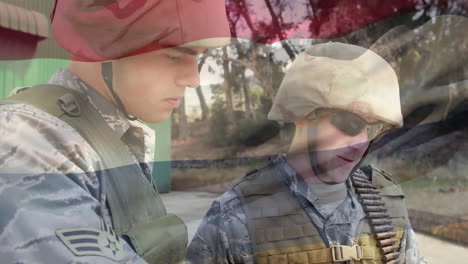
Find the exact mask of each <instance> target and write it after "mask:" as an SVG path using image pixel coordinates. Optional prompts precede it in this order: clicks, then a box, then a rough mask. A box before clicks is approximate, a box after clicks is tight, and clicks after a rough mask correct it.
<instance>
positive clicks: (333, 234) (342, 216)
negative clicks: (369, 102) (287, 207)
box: [187, 155, 426, 263]
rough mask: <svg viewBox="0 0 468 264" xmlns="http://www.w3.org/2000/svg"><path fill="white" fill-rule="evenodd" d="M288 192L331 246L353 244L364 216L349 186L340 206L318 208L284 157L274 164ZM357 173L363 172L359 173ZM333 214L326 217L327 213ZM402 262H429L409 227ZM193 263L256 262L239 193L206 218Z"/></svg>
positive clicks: (191, 248) (221, 200) (191, 258)
mask: <svg viewBox="0 0 468 264" xmlns="http://www.w3.org/2000/svg"><path fill="white" fill-rule="evenodd" d="M273 169H275V170H277V172H278V174H279V175H281V177H282V178H283V180H284V181H285V183H286V184H287V185H288V186H289V190H290V191H291V192H292V193H293V194H294V197H296V198H297V200H298V202H299V203H300V204H301V205H303V207H304V208H305V211H306V212H307V214H308V216H309V217H310V219H311V221H312V222H313V223H314V225H315V226H316V227H317V229H318V230H319V232H320V233H321V236H322V238H324V240H325V241H326V242H327V243H328V244H329V246H330V245H332V244H341V245H349V246H350V245H352V244H353V240H354V238H355V233H356V229H357V225H358V223H359V222H360V220H361V219H363V218H364V217H365V213H364V211H363V208H362V206H361V204H360V203H359V202H358V201H357V199H356V197H355V196H354V194H353V193H352V192H350V191H349V186H351V185H350V182H349V180H348V181H347V182H346V186H347V187H348V188H347V189H348V191H347V193H348V194H347V196H346V198H345V199H344V200H343V202H342V203H340V204H339V205H338V207H337V208H336V209H335V210H334V211H333V210H327V209H328V208H323V207H321V206H319V205H318V201H317V200H316V195H314V193H313V191H312V190H311V188H309V186H308V185H307V183H305V182H304V180H303V179H302V177H300V176H299V175H297V174H296V172H295V170H294V169H293V168H291V167H290V166H289V165H288V164H287V162H286V160H285V158H284V156H283V155H279V156H278V157H277V158H276V159H275V160H274V161H273ZM356 173H360V171H357V172H356ZM326 211H333V212H332V213H331V214H329V215H326V214H325V213H324V212H326ZM401 253H402V255H401V256H402V258H401V263H426V262H425V261H424V259H423V258H422V256H421V255H420V254H419V251H418V249H417V244H416V240H415V234H414V231H413V230H412V229H411V227H410V226H409V225H408V227H407V228H406V230H405V234H404V236H403V239H402V246H401ZM187 261H188V262H190V263H254V257H253V249H252V243H251V241H250V238H249V232H248V229H247V225H246V216H245V214H244V210H243V208H242V205H241V202H240V199H239V197H238V194H237V193H236V192H235V191H234V190H233V189H231V190H229V191H227V192H226V193H224V194H223V195H222V196H220V197H219V198H218V199H216V200H215V201H214V203H213V205H212V207H211V208H210V210H209V211H208V213H207V214H206V216H205V218H204V219H203V222H202V224H201V225H200V227H199V229H198V231H197V233H196V235H195V237H194V238H193V240H192V242H191V244H190V246H189V250H188V253H187Z"/></svg>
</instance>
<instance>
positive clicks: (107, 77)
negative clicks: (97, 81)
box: [101, 61, 137, 121]
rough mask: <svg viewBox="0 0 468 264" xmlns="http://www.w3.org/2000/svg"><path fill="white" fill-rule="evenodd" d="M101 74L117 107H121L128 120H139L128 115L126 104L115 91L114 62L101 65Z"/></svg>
mask: <svg viewBox="0 0 468 264" xmlns="http://www.w3.org/2000/svg"><path fill="white" fill-rule="evenodd" d="M101 73H102V78H103V79H104V81H105V82H106V84H107V87H108V88H109V91H110V92H111V94H112V97H113V98H114V100H115V102H116V103H117V106H118V107H119V110H120V111H121V112H122V113H123V114H124V115H125V117H126V118H128V120H131V121H134V120H137V118H136V117H134V116H131V115H129V114H128V112H127V109H126V108H125V106H124V104H123V103H122V100H120V97H119V95H118V94H117V93H116V92H115V91H114V86H113V82H112V76H113V72H112V62H110V61H106V62H103V63H101Z"/></svg>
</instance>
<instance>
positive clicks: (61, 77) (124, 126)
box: [49, 69, 155, 162]
mask: <svg viewBox="0 0 468 264" xmlns="http://www.w3.org/2000/svg"><path fill="white" fill-rule="evenodd" d="M49 84H54V85H61V86H63V87H65V88H68V89H70V90H73V91H77V92H80V93H82V94H85V95H86V96H87V97H88V100H89V101H90V102H91V104H92V105H93V106H94V107H95V108H96V109H97V110H98V112H99V114H100V115H101V116H102V118H103V119H104V120H105V121H106V123H107V124H108V125H109V126H110V127H111V128H112V130H113V131H114V132H115V134H116V135H117V136H118V137H119V138H121V137H122V136H123V135H124V134H125V132H126V131H127V130H128V129H129V128H130V127H132V126H134V127H140V128H142V129H143V133H144V138H145V139H144V142H146V143H145V158H144V159H145V161H146V162H151V161H153V160H154V142H155V134H154V130H153V129H151V128H150V127H148V126H147V125H146V124H144V123H143V122H141V121H140V120H135V121H130V120H128V119H127V118H126V117H125V115H124V114H123V113H122V112H121V111H120V110H119V109H118V108H116V107H115V106H114V105H113V104H112V103H111V102H109V101H108V100H107V99H106V98H105V97H104V96H102V95H101V94H100V93H98V92H97V91H96V90H95V89H94V88H92V87H91V86H90V85H88V84H87V83H85V82H84V81H83V80H81V79H80V78H79V77H78V76H76V75H74V74H73V73H71V72H69V71H68V70H65V69H58V70H57V71H56V72H55V74H54V75H53V76H52V77H51V79H50V80H49ZM152 153H153V154H152Z"/></svg>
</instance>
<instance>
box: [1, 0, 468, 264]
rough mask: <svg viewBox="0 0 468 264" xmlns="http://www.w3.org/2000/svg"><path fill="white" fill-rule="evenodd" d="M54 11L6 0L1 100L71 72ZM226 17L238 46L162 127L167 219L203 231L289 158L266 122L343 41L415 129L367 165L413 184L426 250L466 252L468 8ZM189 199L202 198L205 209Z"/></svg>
mask: <svg viewBox="0 0 468 264" xmlns="http://www.w3.org/2000/svg"><path fill="white" fill-rule="evenodd" d="M52 6H53V1H52V0H41V1H33V0H0V33H1V34H0V84H1V85H0V97H1V98H5V97H6V96H7V95H8V93H9V92H10V91H11V90H12V89H14V88H15V87H21V86H31V85H35V84H39V83H44V82H47V80H48V78H49V77H50V76H51V75H52V74H53V72H55V70H56V69H57V68H60V67H66V66H67V65H68V59H69V57H68V54H67V53H66V52H65V51H64V50H63V49H62V48H61V47H60V46H58V45H57V44H56V43H55V41H54V39H53V37H52V35H51V34H50V27H49V19H48V16H49V13H50V11H51V9H52ZM226 9H227V15H228V18H229V22H230V27H231V33H232V36H233V37H234V39H233V41H232V43H231V45H229V46H227V47H224V48H219V49H213V50H210V51H209V52H207V53H206V54H204V55H202V56H201V57H200V58H199V71H200V73H201V77H200V78H201V85H200V86H199V87H197V88H196V89H187V93H186V96H185V99H184V100H183V101H182V104H181V106H180V107H179V108H178V109H176V111H175V112H174V114H173V116H172V118H171V120H168V121H167V122H165V123H163V124H159V125H156V126H154V125H152V127H153V128H154V129H155V130H156V132H157V142H156V145H157V147H156V156H155V170H154V171H155V172H154V177H155V179H156V182H157V184H158V188H159V190H160V191H161V192H165V193H168V192H170V191H176V192H173V193H170V194H168V195H166V196H163V198H164V197H165V198H164V199H166V200H167V201H166V202H167V203H168V204H169V205H170V206H168V208H169V211H177V212H179V211H180V212H179V213H180V214H181V215H184V214H185V217H186V219H184V220H186V221H188V222H189V223H192V229H195V228H196V223H198V222H197V221H199V218H200V217H202V213H203V214H204V212H205V211H206V208H207V207H208V206H209V204H210V203H211V201H212V200H213V199H214V198H215V197H217V196H218V195H219V194H220V193H222V192H224V191H225V190H227V189H228V188H229V186H230V182H231V181H232V180H234V179H236V178H238V177H241V176H242V175H244V174H245V172H246V171H247V170H249V169H251V168H253V167H255V166H259V165H261V164H263V163H264V162H266V161H267V160H268V158H269V157H271V156H274V155H276V154H278V153H284V152H285V151H286V150H287V148H288V146H289V143H290V140H291V136H292V134H293V133H294V127H293V126H292V125H291V124H284V123H278V122H275V121H270V120H268V119H267V118H266V116H267V113H268V111H269V109H270V107H271V104H272V99H273V98H274V96H275V93H276V91H277V89H278V87H279V85H280V83H281V80H282V78H283V76H284V74H285V71H286V70H287V69H288V66H289V65H290V64H291V62H292V60H294V58H295V57H296V56H297V55H298V54H299V53H301V52H302V51H304V50H305V49H307V48H308V47H310V46H311V45H313V44H317V43H322V42H326V41H340V42H345V43H352V44H356V45H360V46H363V47H367V48H370V49H372V50H374V51H375V52H377V53H378V54H380V55H381V56H382V57H384V58H385V59H386V60H387V61H389V62H390V64H391V65H392V66H393V67H394V69H395V71H396V73H397V75H398V78H399V81H400V96H401V101H402V111H403V114H404V119H405V126H404V127H403V128H401V129H394V130H392V131H390V132H389V133H388V134H387V135H386V136H385V137H383V138H381V139H380V140H379V141H378V142H374V145H373V146H372V150H371V152H370V154H369V156H368V158H367V159H366V161H365V163H369V164H373V165H374V166H375V167H378V168H380V169H383V170H385V171H387V172H389V173H391V174H392V175H393V177H394V179H395V180H396V181H397V182H398V183H400V184H401V186H402V187H403V189H404V191H405V193H406V196H407V202H408V207H409V212H410V218H411V220H412V223H413V226H414V228H415V229H416V230H417V231H418V232H423V233H425V234H429V235H430V236H435V240H430V239H433V238H432V237H429V238H427V239H429V240H427V241H430V242H427V243H428V244H426V245H422V247H423V248H424V249H426V250H427V251H426V252H424V253H425V254H429V255H431V254H432V256H434V254H439V253H440V250H439V251H437V250H433V248H432V249H430V248H431V246H433V247H434V245H436V244H434V243H439V242H440V241H442V240H443V241H445V240H447V241H451V242H450V243H448V242H447V243H448V244H444V245H445V246H446V247H449V248H453V249H454V250H460V251H457V252H465V253H467V252H468V249H467V248H466V245H468V205H467V204H466V203H465V202H464V201H467V200H468V172H467V169H468V162H467V160H468V127H467V125H468V104H467V102H468V85H467V83H466V81H467V79H468V78H467V76H468V75H467V74H468V67H467V62H468V58H467V57H468V56H467V53H468V38H467V37H466V30H467V29H468V22H467V18H466V16H467V14H468V4H467V2H466V1H462V0H444V1H442V0H424V1H423V0H421V1H419V0H409V1H400V0H399V1H392V2H391V3H386V4H385V5H383V4H382V3H381V2H380V1H376V0H360V1H354V2H350V1H319V0H300V1H287V0H226ZM174 194H177V195H174ZM187 195H188V196H187ZM182 197H183V199H185V201H187V199H190V200H192V201H193V203H194V204H195V203H197V201H200V203H201V204H200V206H201V207H196V206H195V207H193V208H197V211H198V212H197V213H194V212H191V211H190V208H185V207H183V206H182V205H183V203H184V201H183V200H179V199H182ZM171 206H172V207H171ZM183 217H184V216H183ZM441 239H442V240H441ZM425 241H426V240H425ZM435 241H439V242H435ZM441 243H442V242H441ZM438 247H439V244H437V246H436V248H438ZM447 252H448V253H447V254H446V255H442V257H443V258H445V257H447V256H450V255H451V254H450V253H449V251H447ZM444 256H445V257H444ZM439 257H440V256H439ZM435 259H436V258H434V260H435ZM445 262H447V261H445ZM437 263H439V262H437Z"/></svg>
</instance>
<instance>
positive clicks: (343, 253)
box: [331, 245, 362, 262]
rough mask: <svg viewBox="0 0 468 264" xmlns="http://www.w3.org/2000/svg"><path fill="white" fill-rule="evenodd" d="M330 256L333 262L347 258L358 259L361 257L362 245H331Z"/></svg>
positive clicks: (346, 259)
mask: <svg viewBox="0 0 468 264" xmlns="http://www.w3.org/2000/svg"><path fill="white" fill-rule="evenodd" d="M331 251H332V258H333V262H343V261H348V260H353V261H358V260H361V259H362V247H361V246H357V245H356V246H351V247H350V246H341V245H337V246H332V247H331Z"/></svg>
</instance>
